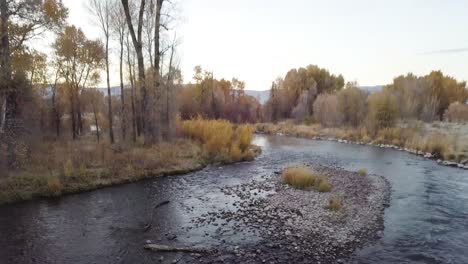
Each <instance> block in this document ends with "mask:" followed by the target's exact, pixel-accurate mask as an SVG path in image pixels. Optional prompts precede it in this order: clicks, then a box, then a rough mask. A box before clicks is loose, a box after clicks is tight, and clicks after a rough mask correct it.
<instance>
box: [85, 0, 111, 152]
mask: <svg viewBox="0 0 468 264" xmlns="http://www.w3.org/2000/svg"><path fill="white" fill-rule="evenodd" d="M111 6H112V2H111V0H89V7H88V9H89V10H90V11H91V13H92V14H93V15H94V16H95V17H96V18H97V22H98V24H99V25H100V27H101V30H102V33H103V34H104V39H105V50H106V54H105V59H106V75H107V77H106V81H107V104H108V119H109V137H110V142H111V144H113V143H114V129H113V115H112V97H111V87H110V76H109V38H110V30H111V29H110V21H111V15H112V14H111V12H112V11H111Z"/></svg>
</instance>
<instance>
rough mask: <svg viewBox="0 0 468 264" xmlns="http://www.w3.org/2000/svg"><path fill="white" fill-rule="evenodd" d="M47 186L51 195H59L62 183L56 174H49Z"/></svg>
mask: <svg viewBox="0 0 468 264" xmlns="http://www.w3.org/2000/svg"><path fill="white" fill-rule="evenodd" d="M47 188H48V190H49V193H50V195H52V196H59V195H60V194H61V193H62V190H63V186H62V183H61V182H60V179H59V178H58V177H57V176H49V177H48V178H47Z"/></svg>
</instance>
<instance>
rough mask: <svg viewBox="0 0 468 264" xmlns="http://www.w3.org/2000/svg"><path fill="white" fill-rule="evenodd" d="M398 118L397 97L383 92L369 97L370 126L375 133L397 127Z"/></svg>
mask: <svg viewBox="0 0 468 264" xmlns="http://www.w3.org/2000/svg"><path fill="white" fill-rule="evenodd" d="M397 117H398V104H397V100H396V97H395V96H394V95H392V94H391V93H390V92H387V91H382V92H377V93H374V94H372V95H371V96H369V113H368V118H369V119H368V120H369V126H370V128H371V129H373V130H374V131H377V130H379V129H382V128H387V127H392V126H394V125H395V122H396V119H397Z"/></svg>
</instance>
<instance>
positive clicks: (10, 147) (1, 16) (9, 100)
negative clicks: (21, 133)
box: [0, 0, 18, 168]
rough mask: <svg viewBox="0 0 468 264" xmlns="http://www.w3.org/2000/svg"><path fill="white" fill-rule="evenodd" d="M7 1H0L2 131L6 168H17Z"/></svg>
mask: <svg viewBox="0 0 468 264" xmlns="http://www.w3.org/2000/svg"><path fill="white" fill-rule="evenodd" d="M8 12H9V10H8V3H7V0H0V92H1V93H2V94H3V95H4V96H5V102H4V104H5V112H4V114H3V115H4V119H3V130H4V136H5V139H6V140H5V141H6V143H7V151H8V161H7V163H8V167H10V168H15V167H17V165H18V164H17V158H16V137H17V132H18V131H16V130H17V126H18V120H17V118H18V102H17V93H16V89H15V87H12V81H11V74H12V69H11V54H10V38H9V34H8V24H9V14H8Z"/></svg>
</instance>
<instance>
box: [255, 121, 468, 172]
mask: <svg viewBox="0 0 468 264" xmlns="http://www.w3.org/2000/svg"><path fill="white" fill-rule="evenodd" d="M255 132H256V133H259V134H269V135H286V136H293V137H301V138H308V139H312V140H327V141H335V142H339V143H345V144H357V145H369V146H375V147H380V148H391V149H395V150H399V151H405V152H408V153H411V154H414V155H418V156H421V157H424V158H427V159H432V160H435V161H437V163H439V164H441V165H444V166H451V167H456V168H460V169H466V170H468V155H467V154H466V152H467V150H468V149H462V150H458V151H457V150H456V149H457V148H458V147H459V146H458V145H459V143H458V141H457V140H456V138H457V136H456V135H445V134H442V133H439V132H432V131H430V130H425V129H424V128H423V126H420V125H417V126H404V127H393V128H385V129H381V130H379V131H377V132H375V133H370V132H369V131H368V130H367V129H365V128H361V129H356V128H323V127H321V126H320V125H310V126H308V125H294V124H292V123H290V122H282V123H278V124H271V123H264V124H257V125H256V126H255ZM448 132H450V131H448ZM465 147H466V146H465Z"/></svg>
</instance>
